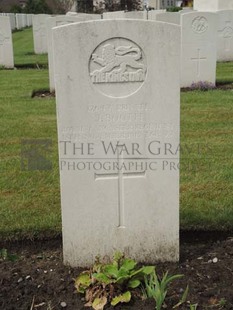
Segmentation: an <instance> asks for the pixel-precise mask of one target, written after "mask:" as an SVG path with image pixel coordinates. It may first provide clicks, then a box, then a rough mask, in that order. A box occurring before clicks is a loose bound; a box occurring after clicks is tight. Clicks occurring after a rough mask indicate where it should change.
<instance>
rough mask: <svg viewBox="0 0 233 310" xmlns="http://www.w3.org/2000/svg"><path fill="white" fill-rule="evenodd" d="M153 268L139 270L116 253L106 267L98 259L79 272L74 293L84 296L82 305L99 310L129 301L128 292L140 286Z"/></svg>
mask: <svg viewBox="0 0 233 310" xmlns="http://www.w3.org/2000/svg"><path fill="white" fill-rule="evenodd" d="M154 269H155V267H154V266H143V267H141V268H139V267H138V266H137V263H136V261H134V260H133V259H130V258H125V257H124V255H123V254H122V253H119V252H118V253H116V254H115V255H114V257H113V261H112V262H111V263H109V264H106V263H101V262H100V260H99V259H98V260H97V261H96V262H95V264H94V266H93V267H92V268H91V269H90V270H87V271H84V272H82V273H81V274H80V275H79V276H78V278H77V279H76V281H75V287H76V289H77V291H78V293H81V294H85V300H86V306H89V307H92V308H93V309H95V310H102V309H104V306H105V305H106V304H107V303H108V302H110V303H111V305H112V306H115V305H117V304H119V303H123V302H126V303H127V302H129V301H130V300H131V291H132V290H134V289H136V288H137V287H139V286H140V285H141V284H144V277H145V276H149V275H150V274H152V273H153V272H154Z"/></svg>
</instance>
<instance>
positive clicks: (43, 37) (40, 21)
mask: <svg viewBox="0 0 233 310" xmlns="http://www.w3.org/2000/svg"><path fill="white" fill-rule="evenodd" d="M48 17H50V15H47V14H38V15H33V19H32V24H33V42H34V52H35V53H36V54H45V53H47V52H48V44H47V27H46V20H47V19H48Z"/></svg>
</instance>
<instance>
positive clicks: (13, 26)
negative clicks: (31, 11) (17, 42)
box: [7, 13, 16, 30]
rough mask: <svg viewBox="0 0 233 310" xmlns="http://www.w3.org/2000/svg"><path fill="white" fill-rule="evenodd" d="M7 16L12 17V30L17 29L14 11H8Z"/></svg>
mask: <svg viewBox="0 0 233 310" xmlns="http://www.w3.org/2000/svg"><path fill="white" fill-rule="evenodd" d="M7 16H9V18H10V24H11V30H15V29H16V19H15V14H14V13H7Z"/></svg>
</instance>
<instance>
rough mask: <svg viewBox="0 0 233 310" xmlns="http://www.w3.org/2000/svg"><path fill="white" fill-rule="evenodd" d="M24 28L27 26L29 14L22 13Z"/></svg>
mask: <svg viewBox="0 0 233 310" xmlns="http://www.w3.org/2000/svg"><path fill="white" fill-rule="evenodd" d="M22 23H23V28H26V27H27V14H22Z"/></svg>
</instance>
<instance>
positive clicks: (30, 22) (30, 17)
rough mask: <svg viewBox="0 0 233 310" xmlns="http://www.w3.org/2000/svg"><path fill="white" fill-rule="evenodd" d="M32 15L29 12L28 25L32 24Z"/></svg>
mask: <svg viewBox="0 0 233 310" xmlns="http://www.w3.org/2000/svg"><path fill="white" fill-rule="evenodd" d="M32 16H33V14H27V27H31V26H32Z"/></svg>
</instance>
